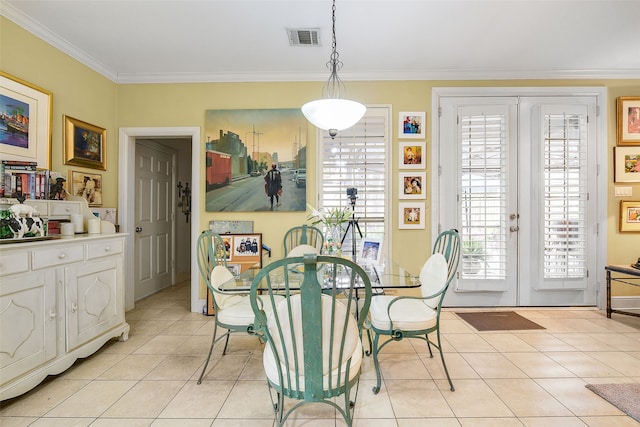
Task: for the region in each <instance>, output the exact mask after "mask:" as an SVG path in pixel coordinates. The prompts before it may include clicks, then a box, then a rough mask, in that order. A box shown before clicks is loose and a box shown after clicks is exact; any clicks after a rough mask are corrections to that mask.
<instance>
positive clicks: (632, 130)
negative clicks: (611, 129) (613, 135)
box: [617, 96, 640, 145]
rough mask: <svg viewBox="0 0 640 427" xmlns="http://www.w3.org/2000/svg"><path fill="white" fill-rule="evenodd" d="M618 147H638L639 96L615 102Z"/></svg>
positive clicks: (639, 131) (639, 135)
mask: <svg viewBox="0 0 640 427" xmlns="http://www.w3.org/2000/svg"><path fill="white" fill-rule="evenodd" d="M617 104H618V109H617V113H618V114H617V116H618V125H617V128H618V145H640V96H621V97H619V98H618V100H617Z"/></svg>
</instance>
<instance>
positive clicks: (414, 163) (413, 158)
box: [398, 141, 426, 169]
mask: <svg viewBox="0 0 640 427" xmlns="http://www.w3.org/2000/svg"><path fill="white" fill-rule="evenodd" d="M425 145H426V144H425V141H411V142H407V141H400V142H399V143H398V147H399V151H398V159H399V160H400V162H399V164H398V167H399V168H400V169H424V165H425V162H426V159H425V157H426V155H425V151H424V150H425Z"/></svg>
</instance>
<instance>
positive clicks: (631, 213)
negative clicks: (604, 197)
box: [620, 200, 640, 231]
mask: <svg viewBox="0 0 640 427" xmlns="http://www.w3.org/2000/svg"><path fill="white" fill-rule="evenodd" d="M620 231H640V200H636V201H626V200H623V201H621V202H620Z"/></svg>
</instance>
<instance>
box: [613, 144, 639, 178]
mask: <svg viewBox="0 0 640 427" xmlns="http://www.w3.org/2000/svg"><path fill="white" fill-rule="evenodd" d="M613 154H614V155H613V182H640V146H638V147H613Z"/></svg>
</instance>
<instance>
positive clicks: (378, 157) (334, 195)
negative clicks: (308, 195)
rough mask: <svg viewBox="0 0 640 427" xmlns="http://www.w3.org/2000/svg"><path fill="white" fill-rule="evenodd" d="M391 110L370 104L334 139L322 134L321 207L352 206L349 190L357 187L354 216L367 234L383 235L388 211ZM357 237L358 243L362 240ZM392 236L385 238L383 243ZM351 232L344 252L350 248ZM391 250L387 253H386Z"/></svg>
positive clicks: (320, 149) (319, 171)
mask: <svg viewBox="0 0 640 427" xmlns="http://www.w3.org/2000/svg"><path fill="white" fill-rule="evenodd" d="M388 129H389V109H388V108H386V107H369V108H368V109H367V112H366V113H365V115H364V117H363V118H362V119H361V120H360V122H358V123H357V124H356V125H355V126H353V127H351V128H349V129H345V130H342V131H340V132H338V135H337V136H336V137H335V138H331V137H330V136H329V134H328V133H327V132H323V133H322V138H321V144H320V148H319V153H320V154H319V156H318V157H319V168H318V178H319V179H318V207H320V208H323V209H331V208H336V207H346V206H351V203H350V201H349V198H348V197H347V189H349V188H355V189H356V190H357V192H358V193H357V196H358V197H357V200H356V203H355V215H356V218H357V220H358V225H359V228H360V230H361V232H362V234H363V236H366V237H374V238H384V236H385V232H386V231H387V230H386V229H385V228H386V221H385V219H388V217H389V212H387V209H388V207H387V206H388V203H389V197H390V189H389V187H388V184H387V183H388V181H389V170H388V169H389V166H388V159H389V158H391V154H390V152H389V145H390V144H389V139H390V138H389V130H388ZM358 239H359V236H357V237H356V240H357V241H356V245H357V244H358V242H359V240H358ZM388 240H390V238H388V239H385V241H384V244H385V246H387V245H386V244H387V243H388ZM350 245H351V233H347V235H346V236H345V246H344V247H343V250H344V251H349V250H350V248H351V246H350ZM387 253H388V252H387Z"/></svg>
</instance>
